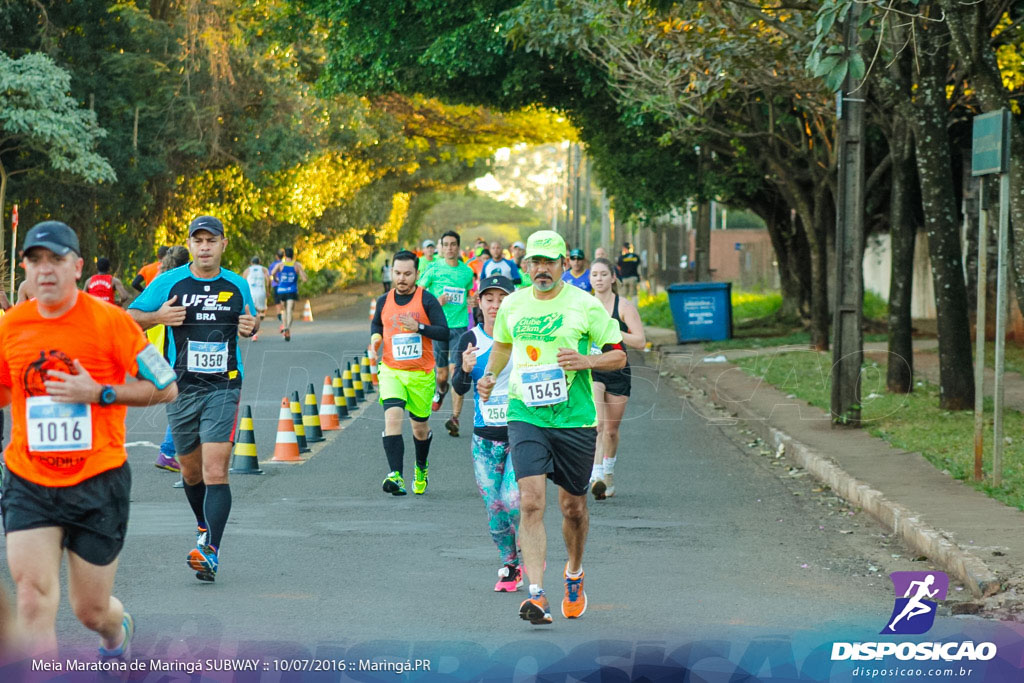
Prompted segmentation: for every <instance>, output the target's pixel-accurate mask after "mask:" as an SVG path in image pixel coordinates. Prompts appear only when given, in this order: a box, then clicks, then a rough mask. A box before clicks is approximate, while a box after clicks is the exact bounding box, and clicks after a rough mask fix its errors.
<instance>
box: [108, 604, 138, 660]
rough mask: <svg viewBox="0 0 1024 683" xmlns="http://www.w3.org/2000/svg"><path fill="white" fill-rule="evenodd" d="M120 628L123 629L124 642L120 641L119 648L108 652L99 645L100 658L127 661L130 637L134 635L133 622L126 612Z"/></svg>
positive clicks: (130, 642)
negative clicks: (114, 658)
mask: <svg viewBox="0 0 1024 683" xmlns="http://www.w3.org/2000/svg"><path fill="white" fill-rule="evenodd" d="M121 628H122V629H124V640H122V641H121V646H120V647H118V648H117V649H114V650H108V649H107V648H105V647H103V644H102V643H100V657H116V658H119V659H123V660H125V661H127V660H128V651H129V648H130V646H131V644H132V636H133V635H135V620H134V619H132V615H130V614H128V613H127V612H125V613H124V618H123V619H122V620H121Z"/></svg>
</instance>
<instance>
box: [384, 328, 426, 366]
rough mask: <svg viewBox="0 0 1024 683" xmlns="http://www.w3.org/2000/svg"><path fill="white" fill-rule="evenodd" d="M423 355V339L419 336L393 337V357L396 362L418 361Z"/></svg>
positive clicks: (399, 335) (403, 335)
mask: <svg viewBox="0 0 1024 683" xmlns="http://www.w3.org/2000/svg"><path fill="white" fill-rule="evenodd" d="M422 355H423V337H421V336H420V335H418V334H415V333H413V334H396V335H395V336H393V337H391V357H392V358H394V359H395V360H416V359H417V358H419V357H420V356H422Z"/></svg>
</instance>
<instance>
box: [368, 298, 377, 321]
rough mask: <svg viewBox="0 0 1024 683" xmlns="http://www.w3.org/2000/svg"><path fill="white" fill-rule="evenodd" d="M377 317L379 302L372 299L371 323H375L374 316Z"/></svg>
mask: <svg viewBox="0 0 1024 683" xmlns="http://www.w3.org/2000/svg"><path fill="white" fill-rule="evenodd" d="M375 315H377V300H376V299H370V322H371V323H372V322H373V316H375Z"/></svg>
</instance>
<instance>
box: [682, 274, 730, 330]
mask: <svg viewBox="0 0 1024 683" xmlns="http://www.w3.org/2000/svg"><path fill="white" fill-rule="evenodd" d="M668 306H669V309H671V311H672V320H674V321H675V324H676V337H677V338H678V339H679V343H680V344H685V343H687V342H698V341H723V340H725V339H731V338H732V283H731V282H686V283H676V284H674V285H669V286H668Z"/></svg>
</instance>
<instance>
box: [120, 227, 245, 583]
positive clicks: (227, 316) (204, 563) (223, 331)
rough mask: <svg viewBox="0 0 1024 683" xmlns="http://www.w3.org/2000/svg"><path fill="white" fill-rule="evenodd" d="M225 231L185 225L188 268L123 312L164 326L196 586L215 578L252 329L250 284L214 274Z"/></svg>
mask: <svg viewBox="0 0 1024 683" xmlns="http://www.w3.org/2000/svg"><path fill="white" fill-rule="evenodd" d="M227 242H228V240H227V237H225V236H224V225H223V224H222V223H221V222H220V220H218V219H216V218H214V217H213V216H199V217H198V218H196V219H195V220H193V221H192V223H191V224H189V229H188V248H189V251H190V252H192V262H191V263H189V264H187V265H184V266H180V267H178V268H175V269H173V270H169V271H167V272H165V273H163V274H161V275H159V276H158V277H157V278H156V279H155V280H153V282H152V283H151V284H150V285H149V286H148V287H146V289H145V290H143V292H142V294H140V295H139V296H138V297H137V298H136V299H135V300H134V301H133V302H132V304H131V306H130V307H129V309H128V312H129V313H130V314H131V316H132V317H133V318H135V321H136V322H137V323H139V325H140V326H141V327H142V329H146V328H149V327H152V326H153V325H166V326H167V333H168V335H170V337H169V339H168V342H167V344H166V350H165V354H166V356H167V361H168V362H169V363H170V365H171V367H172V368H174V371H175V373H176V374H177V377H178V398H177V399H176V400H175V401H174V402H173V403H171V404H168V406H167V422H168V424H169V425H170V427H171V435H172V437H173V439H174V448H175V451H176V452H177V453H178V461H179V462H180V463H181V476H182V479H183V481H184V483H185V486H184V488H185V495H186V496H187V497H188V502H189V505H191V507H192V512H193V514H194V515H195V518H196V526H197V531H196V547H195V548H194V549H193V550H192V551H191V552H189V555H188V558H187V562H188V565H189V567H191V568H192V569H193V570H194V571H195V572H196V578H198V579H199V580H200V581H213V580H214V579H215V578H216V576H217V567H218V559H217V553H218V551H219V548H220V542H221V536H222V535H223V533H224V527H225V526H226V525H227V521H228V515H229V514H230V512H231V488H230V487H229V486H228V463H229V460H230V458H231V442H232V441H233V440H234V429H235V416H236V414H237V413H238V401H239V398H240V395H241V390H242V374H243V368H242V356H241V352H240V351H239V345H238V337H239V336H242V337H251V336H252V335H253V334H255V333H256V331H257V330H258V329H259V318H258V317H257V316H256V305H255V304H254V303H253V301H252V295H251V293H250V290H249V283H247V282H246V281H245V280H244V279H242V277H241V276H240V275H238V274H236V273H233V272H231V271H230V270H225V269H224V268H222V267H221V258H222V257H223V255H224V248H225V247H226V246H227Z"/></svg>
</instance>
